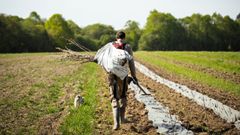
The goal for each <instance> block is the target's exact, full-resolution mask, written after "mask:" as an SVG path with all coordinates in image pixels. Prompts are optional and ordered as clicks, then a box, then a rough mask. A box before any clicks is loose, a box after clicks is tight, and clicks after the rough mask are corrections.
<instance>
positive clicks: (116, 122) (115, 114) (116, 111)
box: [112, 107, 120, 130]
mask: <svg viewBox="0 0 240 135" xmlns="http://www.w3.org/2000/svg"><path fill="white" fill-rule="evenodd" d="M112 110H113V122H114V125H113V130H118V129H119V127H120V124H119V108H118V107H113V108H112Z"/></svg>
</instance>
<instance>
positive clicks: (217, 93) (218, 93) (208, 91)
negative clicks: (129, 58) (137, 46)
mask: <svg viewBox="0 0 240 135" xmlns="http://www.w3.org/2000/svg"><path fill="white" fill-rule="evenodd" d="M139 62H140V63H142V64H144V65H145V66H147V67H148V68H149V69H150V70H151V71H153V72H154V73H156V74H158V75H160V76H162V77H164V78H166V79H168V80H171V81H173V82H175V83H179V84H182V85H186V86H187V87H189V88H190V89H193V90H196V91H197V92H199V93H202V94H204V95H207V96H209V97H211V98H213V99H215V100H218V101H220V102H221V103H223V104H225V105H228V106H230V107H232V108H234V109H236V110H239V108H240V97H239V96H237V95H234V94H233V93H231V92H228V91H223V90H220V89H216V88H212V87H209V86H207V85H203V84H201V83H198V82H196V81H193V80H191V79H187V78H186V77H184V76H178V75H174V74H172V73H169V72H167V71H166V70H164V69H162V68H161V67H157V66H153V65H151V64H148V63H146V62H144V61H141V60H139Z"/></svg>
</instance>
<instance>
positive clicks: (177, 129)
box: [130, 83, 193, 135]
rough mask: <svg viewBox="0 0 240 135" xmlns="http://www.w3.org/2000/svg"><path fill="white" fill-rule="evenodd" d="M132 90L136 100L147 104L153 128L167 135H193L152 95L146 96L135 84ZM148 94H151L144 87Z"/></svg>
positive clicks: (132, 85) (131, 86) (132, 84)
mask: <svg viewBox="0 0 240 135" xmlns="http://www.w3.org/2000/svg"><path fill="white" fill-rule="evenodd" d="M130 88H131V89H132V90H133V91H134V92H135V98H136V99H137V100H138V101H139V102H142V103H144V104H145V107H146V109H147V110H148V119H149V120H151V121H152V122H153V126H154V127H156V128H157V132H158V133H160V134H167V135H176V134H179V135H193V132H192V131H190V130H187V129H186V128H184V127H182V126H181V122H180V121H178V120H177V116H176V115H170V114H169V110H168V108H166V107H164V106H163V105H161V104H160V103H159V102H157V101H156V100H155V99H154V98H153V97H152V96H151V95H145V94H143V92H142V91H141V90H140V88H139V87H138V86H137V85H135V84H134V83H131V84H130ZM142 88H143V89H144V91H146V93H148V94H150V92H149V91H148V90H147V89H146V88H145V87H142Z"/></svg>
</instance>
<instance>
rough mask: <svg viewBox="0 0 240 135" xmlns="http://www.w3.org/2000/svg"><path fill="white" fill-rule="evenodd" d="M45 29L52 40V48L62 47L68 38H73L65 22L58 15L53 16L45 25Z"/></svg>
mask: <svg viewBox="0 0 240 135" xmlns="http://www.w3.org/2000/svg"><path fill="white" fill-rule="evenodd" d="M45 28H46V30H47V32H48V34H49V36H50V38H51V39H52V42H53V44H54V46H58V47H64V46H65V45H66V40H65V39H68V38H74V34H73V32H72V31H71V29H70V28H69V27H68V24H67V22H66V21H65V19H64V18H63V17H62V15H60V14H54V15H52V16H51V17H50V19H49V20H47V21H46V23H45Z"/></svg>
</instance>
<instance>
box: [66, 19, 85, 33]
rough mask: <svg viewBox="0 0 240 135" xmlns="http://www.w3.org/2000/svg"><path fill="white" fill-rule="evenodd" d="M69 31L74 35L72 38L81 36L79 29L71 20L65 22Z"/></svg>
mask: <svg viewBox="0 0 240 135" xmlns="http://www.w3.org/2000/svg"><path fill="white" fill-rule="evenodd" d="M67 24H68V27H69V29H70V30H71V31H72V32H73V33H74V36H77V35H80V34H81V30H82V29H81V28H80V27H79V26H78V25H77V24H76V23H75V22H73V21H72V20H68V21H67Z"/></svg>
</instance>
